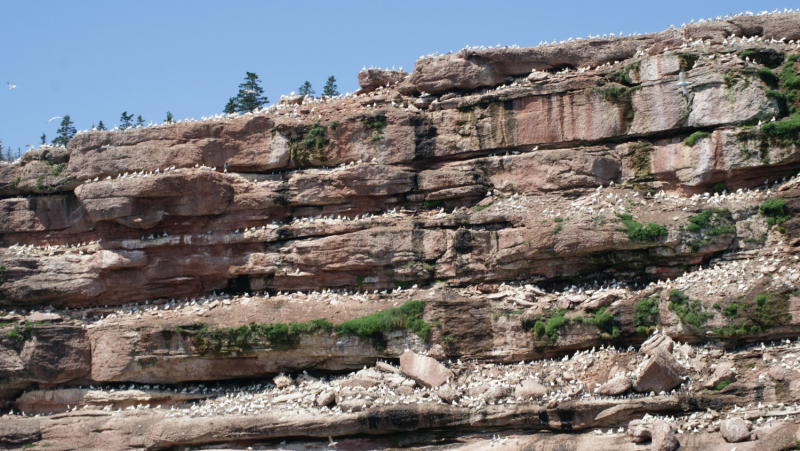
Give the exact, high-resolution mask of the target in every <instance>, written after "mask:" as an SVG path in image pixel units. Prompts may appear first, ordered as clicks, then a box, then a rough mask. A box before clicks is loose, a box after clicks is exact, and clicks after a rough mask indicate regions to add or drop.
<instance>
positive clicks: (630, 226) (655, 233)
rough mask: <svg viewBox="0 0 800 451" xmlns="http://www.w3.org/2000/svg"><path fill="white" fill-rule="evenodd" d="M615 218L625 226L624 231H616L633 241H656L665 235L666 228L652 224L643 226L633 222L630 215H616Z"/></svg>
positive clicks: (620, 229) (621, 229)
mask: <svg viewBox="0 0 800 451" xmlns="http://www.w3.org/2000/svg"><path fill="white" fill-rule="evenodd" d="M617 217H618V218H619V219H620V221H622V224H623V225H624V226H625V228H624V229H623V228H618V229H617V230H619V231H621V232H625V233H627V234H628V238H630V239H631V240H633V241H656V240H658V239H659V238H660V237H661V236H663V235H666V234H667V228H666V227H664V226H662V225H659V224H656V223H653V222H651V223H648V224H647V225H646V226H643V225H642V224H641V223H639V222H636V221H634V220H633V215H631V214H628V213H617Z"/></svg>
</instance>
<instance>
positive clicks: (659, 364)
mask: <svg viewBox="0 0 800 451" xmlns="http://www.w3.org/2000/svg"><path fill="white" fill-rule="evenodd" d="M685 374H686V368H684V367H683V366H682V365H681V364H680V363H678V361H677V360H675V359H674V358H673V357H672V354H670V353H669V352H667V350H666V349H665V348H663V347H657V348H656V349H655V351H654V352H653V355H652V357H650V359H649V360H648V361H647V363H645V365H644V368H642V370H641V373H640V374H639V377H638V378H637V379H636V382H635V383H634V384H633V389H634V390H636V391H637V392H640V393H641V392H645V393H646V392H651V391H653V392H656V393H659V392H661V391H663V390H671V389H673V388H675V387H677V386H678V385H680V384H681V382H683V379H682V376H684V375H685Z"/></svg>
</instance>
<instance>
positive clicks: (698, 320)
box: [667, 290, 714, 327]
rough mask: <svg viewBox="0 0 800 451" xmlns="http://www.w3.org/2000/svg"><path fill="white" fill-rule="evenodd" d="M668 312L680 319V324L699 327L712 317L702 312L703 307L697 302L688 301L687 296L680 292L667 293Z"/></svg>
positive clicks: (710, 314) (671, 291)
mask: <svg viewBox="0 0 800 451" xmlns="http://www.w3.org/2000/svg"><path fill="white" fill-rule="evenodd" d="M668 298H669V305H668V306H667V307H668V308H669V309H670V310H672V311H673V312H675V315H677V316H678V318H680V320H681V322H683V323H686V324H689V325H692V326H695V327H700V326H702V325H703V324H704V323H705V322H706V320H708V319H709V318H711V317H712V316H714V315H713V314H712V313H708V312H705V311H703V306H702V304H701V302H700V301H699V300H696V299H695V300H690V299H689V296H686V294H685V293H684V292H683V291H680V290H670V291H669V293H668Z"/></svg>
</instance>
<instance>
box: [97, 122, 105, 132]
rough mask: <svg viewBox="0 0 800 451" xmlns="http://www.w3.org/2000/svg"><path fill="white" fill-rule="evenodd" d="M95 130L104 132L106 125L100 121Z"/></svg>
mask: <svg viewBox="0 0 800 451" xmlns="http://www.w3.org/2000/svg"><path fill="white" fill-rule="evenodd" d="M97 129H98V130H105V129H106V125H105V124H103V121H100V123H99V124H97Z"/></svg>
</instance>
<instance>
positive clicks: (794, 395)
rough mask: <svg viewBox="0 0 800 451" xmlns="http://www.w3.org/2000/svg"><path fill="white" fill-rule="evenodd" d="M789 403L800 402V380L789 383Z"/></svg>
mask: <svg viewBox="0 0 800 451" xmlns="http://www.w3.org/2000/svg"><path fill="white" fill-rule="evenodd" d="M789 401H792V402H795V401H800V379H794V380H792V381H791V382H789Z"/></svg>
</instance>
